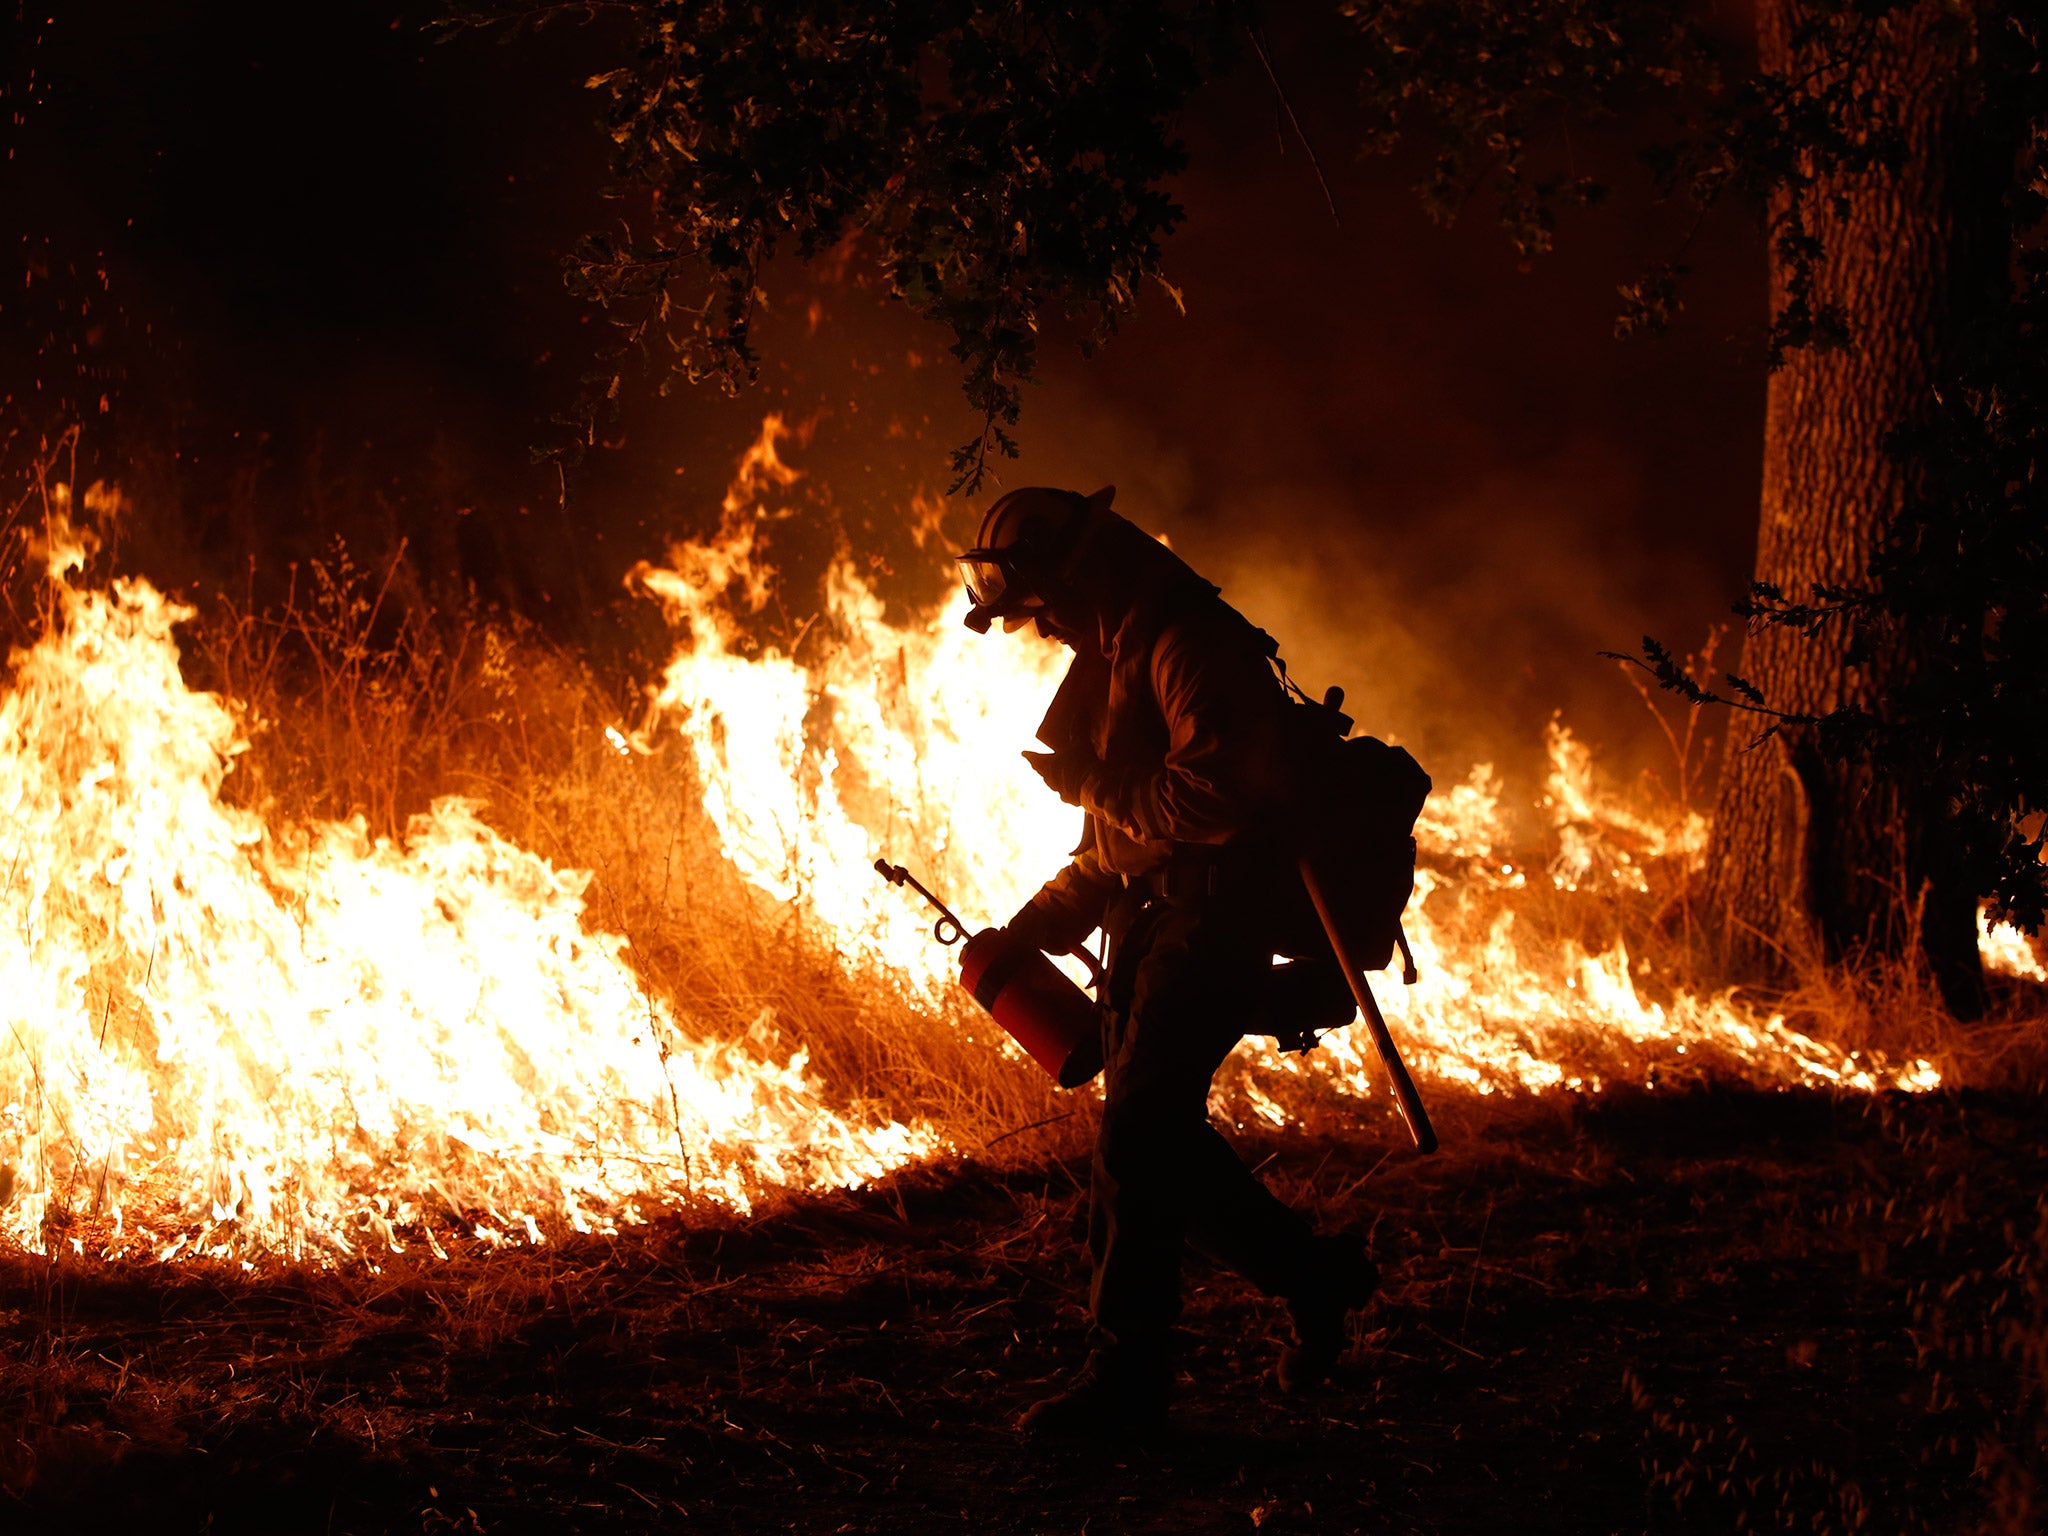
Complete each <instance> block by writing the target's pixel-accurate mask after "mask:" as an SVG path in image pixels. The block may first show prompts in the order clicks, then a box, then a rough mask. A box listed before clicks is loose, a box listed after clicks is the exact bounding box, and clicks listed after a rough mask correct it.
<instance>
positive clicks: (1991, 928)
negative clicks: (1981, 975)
mask: <svg viewBox="0 0 2048 1536" xmlns="http://www.w3.org/2000/svg"><path fill="white" fill-rule="evenodd" d="M1977 952H1978V953H1979V954H1980V955H1982V956H1983V957H1984V965H1985V968H1986V969H1987V970H1993V971H1997V972H1998V973H1999V974H2000V975H2002V976H2019V977H2022V978H2024V979H2025V980H2027V981H2048V967H2044V966H2043V965H2042V964H2041V961H2040V958H2039V957H2038V956H2037V955H2036V954H2035V953H2034V946H2033V945H2032V944H2031V943H2029V942H2028V940H2027V936H2026V935H2025V934H2024V933H2021V932H2020V931H2019V929H2017V928H2015V927H2013V926H2012V925H2011V924H2010V923H1993V922H1992V921H1991V914H1990V913H1989V912H1986V911H1984V910H1983V909H1982V908H1979V909H1978V912H1977Z"/></svg>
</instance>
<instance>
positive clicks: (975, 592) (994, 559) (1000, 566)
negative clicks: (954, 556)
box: [959, 485, 1116, 634]
mask: <svg viewBox="0 0 2048 1536" xmlns="http://www.w3.org/2000/svg"><path fill="white" fill-rule="evenodd" d="M1115 496H1116V487H1115V486H1113V485H1110V486H1104V487H1103V488H1102V489H1101V490H1099V491H1097V492H1096V493H1095V494H1094V495H1093V496H1083V495H1081V494H1080V493H1079V492H1076V491H1059V490H1053V489H1051V488H1050V487H1048V486H1041V485H1033V486H1025V487H1023V488H1021V489H1019V490H1014V491H1011V492H1009V493H1007V494H1006V495H1004V496H1002V497H1001V498H999V499H998V500H997V501H996V503H995V505H994V506H992V507H990V508H989V509H988V515H987V516H985V517H984V518H982V520H981V533H980V535H979V536H978V537H977V538H976V539H975V541H974V548H972V549H970V550H968V551H967V553H966V554H964V555H961V556H959V562H960V574H961V578H962V580H963V581H964V582H965V583H966V586H967V596H968V598H969V600H970V601H971V602H972V603H973V605H974V606H973V607H971V608H970V609H968V611H967V620H966V622H967V627H968V628H969V629H971V630H974V631H975V632H976V633H977V634H986V633H987V632H988V627H989V623H990V621H991V620H994V619H1014V618H1020V617H1021V616H1022V615H1024V614H1025V613H1027V612H1029V611H1031V610H1034V609H1041V608H1045V607H1047V606H1049V605H1050V604H1051V603H1052V602H1053V601H1054V599H1055V598H1057V597H1058V596H1059V595H1061V592H1062V589H1063V588H1064V586H1065V583H1066V576H1067V575H1068V572H1069V568H1070V567H1071V566H1072V565H1073V564H1074V557H1075V555H1076V554H1077V553H1078V552H1079V550H1080V548H1081V546H1082V544H1083V543H1084V542H1085V541H1086V536H1087V533H1088V531H1089V527H1090V524H1091V523H1092V522H1094V520H1095V518H1096V515H1097V514H1099V513H1101V512H1106V511H1107V510H1108V509H1109V504H1110V502H1111V501H1112V500H1113V499H1114V498H1115Z"/></svg>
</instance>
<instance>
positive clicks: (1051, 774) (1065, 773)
mask: <svg viewBox="0 0 2048 1536" xmlns="http://www.w3.org/2000/svg"><path fill="white" fill-rule="evenodd" d="M1024 761H1025V762H1027V763H1029V764H1030V765H1031V768H1032V771H1033V772H1034V773H1036V774H1037V775H1038V776H1039V777H1040V778H1041V779H1043V780H1045V783H1046V787H1047V788H1048V789H1050V790H1051V791H1052V792H1053V793H1054V794H1056V795H1058V796H1059V797H1060V798H1061V799H1062V800H1064V801H1066V802H1067V804H1069V805H1079V804H1081V789H1082V786H1083V785H1085V784H1086V783H1087V782H1088V776H1089V775H1090V774H1092V773H1094V772H1095V771H1096V769H1098V768H1100V767H1101V766H1102V764H1101V763H1100V762H1098V761H1097V760H1096V759H1095V758H1093V757H1091V756H1088V755H1087V754H1085V753H1080V752H1026V753H1025V754H1024Z"/></svg>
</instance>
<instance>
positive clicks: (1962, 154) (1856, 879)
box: [1706, 0, 1997, 1016]
mask: <svg viewBox="0 0 2048 1536" xmlns="http://www.w3.org/2000/svg"><path fill="white" fill-rule="evenodd" d="M1800 9H1801V8H1800V7H1799V6H1798V5H1797V4H1796V3H1795V0H1760V3H1759V5H1758V30H1759V44H1760V53H1761V63H1762V65H1763V67H1764V68H1765V69H1766V70H1769V71H1771V72H1772V73H1774V74H1777V75H1779V76H1781V77H1787V78H1800V77H1802V76H1805V75H1808V74H1810V73H1811V72H1812V71H1814V70H1816V69H1818V68H1822V67H1824V65H1823V62H1822V61H1821V60H1819V59H1817V58H1814V57H1808V56H1807V55H1808V54H1809V53H1810V52H1811V51H1812V45H1810V44H1805V43H1802V42H1800V41H1798V40H1796V38H1795V35H1794V27H1795V26H1796V23H1797V20H1798V13H1799V11H1800ZM1954 16H1955V12H1954V11H1953V10H1951V9H1950V8H1949V7H1947V6H1946V5H1944V4H1943V3H1942V0H1918V3H1917V4H1914V5H1912V6H1909V7H1905V8H1902V9H1901V10H1900V11H1899V12H1898V13H1897V14H1896V15H1895V16H1894V17H1893V18H1892V20H1891V22H1890V24H1889V25H1888V26H1887V27H1886V28H1885V29H1884V31H1883V32H1882V33H1881V34H1880V35H1879V36H1878V38H1877V39H1876V41H1875V44H1874V46H1873V47H1872V48H1871V49H1870V50H1869V51H1868V52H1867V53H1866V54H1865V55H1864V56H1863V57H1861V58H1860V59H1858V60H1857V61H1855V63H1854V64H1853V65H1852V66H1851V67H1853V68H1854V70H1855V71H1856V78H1857V79H1858V81H1859V82H1860V83H1862V84H1863V85H1864V86H1866V87H1867V88H1870V89H1874V90H1876V91H1878V92H1880V93H1882V96H1883V97H1885V98H1888V102H1889V107H1888V110H1889V112H1890V113H1891V114H1892V115H1894V116H1895V119H1896V121H1898V122H1899V123H1900V124H1901V126H1902V127H1903V129H1904V141H1903V145H1902V148H1903V155H1902V157H1901V158H1900V159H1899V161H1898V163H1897V165H1896V167H1895V168H1892V169H1872V170H1869V171H1863V172H1855V173H1848V172H1835V173H1833V174H1829V175H1824V176H1823V177H1822V178H1821V179H1820V181H1819V182H1818V184H1817V185H1816V186H1815V188H1814V189H1813V194H1812V198H1811V204H1810V207H1809V210H1808V213H1807V221H1808V227H1809V229H1810V230H1811V231H1812V233H1813V234H1814V235H1816V236H1817V237H1818V238H1819V241H1820V245H1821V252H1822V254H1821V255H1820V257H1819V261H1818V266H1817V270H1816V282H1815V290H1814V295H1813V297H1814V301H1815V303H1816V304H1817V305H1821V304H1832V305H1837V306H1839V307H1840V309H1841V310H1842V311H1843V312H1844V314H1845V316H1846V319H1847V321H1848V325H1849V332H1850V334H1849V339H1848V343H1847V345H1846V346H1842V347H1835V348H1831V349H1820V348H1814V347H1807V348H1802V349H1799V350H1797V351H1794V352H1792V353H1791V354H1790V355H1789V357H1788V359H1787V361H1786V362H1785V364H1784V366H1783V367H1781V368H1780V369H1779V370H1778V371H1777V372H1775V373H1774V374H1773V375H1772V377H1771V379H1770V383H1769V387H1768V395H1767V398H1766V404H1765V413H1764V464H1763V498H1762V507H1761V519H1760V526H1759V531H1758V539H1757V557H1756V576H1757V579H1758V580H1759V581H1766V582H1771V583H1774V584H1776V585H1777V586H1779V587H1781V588H1783V590H1784V591H1785V593H1786V594H1787V595H1788V596H1790V597H1793V598H1806V597H1808V596H1809V595H1810V594H1811V591H1812V588H1813V586H1814V584H1815V583H1817V582H1819V583H1833V584H1838V585H1844V586H1852V585H1856V584H1859V583H1860V582H1862V581H1863V580H1864V579H1865V577H1866V576H1867V573H1868V571H1869V567H1870V563H1871V558H1872V556H1873V555H1874V554H1875V553H1876V552H1877V550H1878V548H1879V545H1880V544H1881V542H1882V540H1883V539H1884V536H1885V534H1886V532H1887V530H1888V529H1889V528H1890V527H1891V526H1892V524H1893V521H1894V519H1895V518H1896V517H1897V515H1898V513H1899V510H1900V507H1901V505H1902V503H1903V501H1904V499H1905V496H1906V494H1907V492H1908V490H1909V488H1910V483H1909V480H1908V474H1909V470H1908V469H1907V468H1906V467H1905V466H1902V465H1901V464H1900V462H1899V461H1898V460H1897V459H1896V458H1895V457H1894V456H1893V454H1892V453H1891V452H1890V451H1889V446H1888V445H1889V441H1890V438H1891V436H1892V434H1893V433H1894V432H1895V431H1896V430H1897V429H1899V428H1900V427H1901V426H1904V425H1907V424H1909V423H1911V422H1912V421H1914V420H1916V419H1918V418H1919V417H1920V416H1921V414H1922V413H1924V412H1925V411H1926V410H1927V409H1928V408H1929V407H1930V406H1931V404H1932V401H1933V395H1934V390H1935V389H1936V387H1937V386H1938V384H1939V383H1940V381H1941V379H1942V378H1943V377H1944V374H1945V372H1946V371H1947V369H1948V368H1949V367H1950V366H1951V365H1952V363H1953V360H1954V357H1955V352H1956V340H1957V337H1958V333H1959V330H1960V329H1961V327H1962V326H1963V325H1965V324H1966V323H1967V318H1966V317H1967V312H1968V310H1969V308H1970V306H1971V304H1972V302H1973V298H1972V295H1973V294H1974V293H1975V292H1976V291H1978V290H1980V289H1981V287H1982V284H1983V282H1984V280H1985V274H1986V267H1985V259H1986V258H1985V256H1984V253H1983V252H1982V251H1980V250H1979V249H1978V247H1979V246H1981V245H1982V244H1984V243H1985V236H1986V234H1987V232H1988V230H1989V229H1990V228H1991V227H1994V226H1995V225H1996V223H1997V204H1996V202H1995V201H1994V202H1993V203H1992V205H1991V206H1990V208H1989V209H1986V208H1985V207H1984V205H1983V198H1984V196H1985V187H1986V184H1987V177H1986V174H1985V171H1986V168H1985V167H1984V166H1983V165H1982V164H1981V161H1982V157H1983V156H1984V155H1985V153H1986V149H1987V146H1986V145H1985V144H1984V143H1983V142H1982V140H1981V139H1980V137H1979V136H1978V133H1977V131H1976V130H1975V128H1974V127H1973V125H1972V123H1971V121H1970V117H1969V98H1968V91H1967V88H1966V82H1967V80H1968V77H1969V73H1970V62H1971V46H1970V37H1969V32H1968V29H1967V28H1960V29H1959V28H1957V27H1955V26H1954V25H1953V18H1954ZM1945 21H1946V22H1947V24H1946V25H1944V22H1945ZM1880 110H1887V109H1886V108H1880ZM1973 153H1974V154H1975V155H1976V156H1977V157H1978V161H1977V162H1973V161H1972V159H1971V156H1972V154H1973ZM1784 207H1785V204H1784V203H1783V202H1782V201H1781V203H1780V204H1779V205H1778V206H1777V207H1776V208H1774V209H1773V214H1774V216H1775V215H1780V214H1782V213H1783V211H1784ZM1775 223H1776V220H1775V217H1774V226H1775ZM1770 260H1771V272H1770V286H1771V301H1772V309H1773V313H1774V314H1775V313H1778V312H1779V310H1780V309H1781V307H1782V305H1783V304H1784V302H1785V300H1786V297H1787V294H1788V283H1789V280H1790V276H1791V266H1790V262H1789V259H1788V257H1787V255H1786V254H1785V252H1784V251H1783V250H1782V248H1781V247H1780V246H1779V243H1778V241H1777V240H1776V239H1775V237H1774V239H1773V241H1772V251H1771V257H1770ZM1911 665H1912V658H1911V657H1910V656H1908V655H1903V654H1894V655H1889V656H1876V657H1872V658H1870V659H1869V660H1868V661H1867V662H1865V663H1864V664H1861V665H1859V664H1856V663H1855V662H1853V661H1852V660H1851V657H1850V655H1849V637H1848V636H1847V635H1846V634H1845V633H1843V632H1842V631H1841V630H1840V629H1839V628H1837V627H1829V628H1826V629H1823V630H1822V631H1821V632H1820V633H1819V634H1817V635H1814V636H1811V637H1808V636H1803V635H1800V634H1798V633H1795V632H1793V631H1790V630H1785V629H1768V630H1764V631H1762V632H1760V633H1758V634H1755V635H1753V636H1752V637H1751V638H1750V640H1749V642H1748V644H1747V646H1746V648H1745V653H1744V656H1743V666H1742V671H1743V673H1744V674H1745V675H1746V676H1747V677H1748V678H1749V679H1750V680H1751V681H1752V682H1754V683H1755V684H1756V685H1757V686H1758V687H1759V688H1760V689H1761V690H1762V691H1763V693H1764V695H1765V697H1766V698H1767V700H1768V701H1769V702H1770V704H1771V705H1772V706H1773V707H1774V708H1777V709H1783V710H1791V711H1797V712H1805V713H1814V714H1824V713H1826V712H1828V711H1830V710H1833V709H1836V708H1840V707H1843V706H1847V705H1860V706H1865V707H1876V708H1880V709H1881V706H1882V700H1883V698H1884V696H1885V692H1886V689H1887V686H1888V685H1889V684H1891V683H1893V682H1895V681H1896V680H1897V678H1898V677H1899V676H1901V675H1902V669H1905V668H1908V667H1910V666H1911ZM1755 736H1756V733H1755V732H1754V731H1750V730H1745V729H1744V728H1743V722H1742V720H1741V719H1740V718H1738V719H1737V721H1736V722H1735V725H1734V727H1733V729H1731V731H1730V733H1729V741H1728V755H1727V758H1726V761H1725V763H1724V766H1723V773H1722V778H1721V784H1720V788H1719V794H1718V798H1717V802H1716V806H1715V813H1714V822H1713V834H1712V840H1711V842H1710V844H1709V849H1708V869H1707V894H1706V901H1707V911H1708V913H1709V917H1710V921H1711V922H1713V923H1714V925H1715V927H1716V928H1717V929H1718V932H1719V934H1720V935H1721V938H1722V941H1723V945H1724V956H1725V958H1726V959H1727V961H1728V962H1729V963H1730V965H1731V967H1732V969H1734V971H1735V972H1736V973H1737V974H1750V975H1756V974H1759V973H1762V974H1767V975H1769V974H1775V975H1777V976H1782V975H1783V974H1784V973H1785V971H1786V970H1787V968H1788V965H1789V963H1790V962H1791V961H1792V960H1794V959H1795V958H1796V957H1798V956H1800V955H1802V954H1812V953H1815V952H1816V951H1818V952H1819V953H1820V954H1822V955H1824V956H1826V957H1827V958H1829V959H1831V960H1842V959H1854V958H1857V957H1860V956H1868V955H1882V956H1896V955H1900V954H1903V953H1906V952H1907V951H1908V950H1909V948H1910V947H1911V946H1913V945H1915V944H1916V943H1917V944H1918V945H1920V946H1921V947H1922V948H1923V950H1924V952H1925V953H1926V954H1927V957H1928V959H1929V960H1930V962H1931V963H1932V966H1933V970H1934V973H1935V975H1936V977H1937V979H1939V981H1940V982H1941V984H1942V988H1943V992H1944V995H1945V996H1946V997H1947V998H1948V1001H1949V1004H1950V1006H1951V1008H1952V1009H1954V1010H1955V1011H1956V1012H1958V1013H1959V1014H1962V1015H1965V1016H1968V1015H1972V1014H1974V1013H1975V1012H1977V1011H1980V1010H1981V1006H1982V1001H1981V998H1982V984H1983V983H1982V973H1981V969H1980V967H1979V963H1978V960H1977V949H1976V924H1975V917H1974V908H1973V900H1974V898H1973V895H1972V893H1971V892H1969V891H1968V890H1966V889H1958V888H1957V887H1956V885H1955V883H1954V882H1952V881H1949V880H1947V879H1946V878H1945V877H1944V873H1943V870H1942V868H1941V861H1940V858H1939V849H1940V837H1939V819H1940V812H1939V810H1938V808H1936V807H1933V806H1930V805H1927V804H1924V803H1922V802H1923V801H1924V799H1925V796H1924V794H1922V793H1921V792H1920V791H1919V790H1917V789H1916V787H1915V786H1913V785H1910V784H1902V783H1900V782H1897V781H1896V780H1892V779H1887V778H1882V777H1880V776H1878V775H1876V774H1874V773H1873V772H1872V771H1871V770H1870V769H1869V768H1867V767H1863V766H1858V765H1852V764H1844V763H1841V762H1836V761H1829V760H1827V759H1825V758H1824V757H1823V756H1822V755H1821V754H1820V753H1819V751H1818V750H1817V748H1816V744H1815V742H1814V740H1813V736H1812V733H1811V731H1807V730H1799V729H1791V730H1787V731H1784V732H1782V733H1780V734H1779V735H1777V736H1776V737H1773V738H1772V739H1770V740H1768V741H1765V742H1763V743H1762V744H1760V745H1758V744H1756V742H1755Z"/></svg>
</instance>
